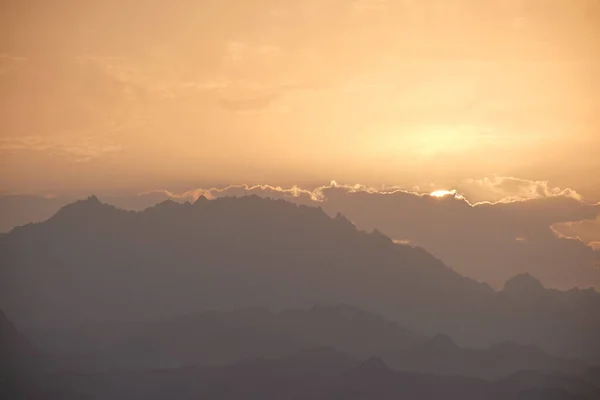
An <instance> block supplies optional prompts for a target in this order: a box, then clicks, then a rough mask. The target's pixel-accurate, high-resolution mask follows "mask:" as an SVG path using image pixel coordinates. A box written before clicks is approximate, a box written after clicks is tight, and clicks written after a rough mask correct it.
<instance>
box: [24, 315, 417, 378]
mask: <svg viewBox="0 0 600 400" xmlns="http://www.w3.org/2000/svg"><path fill="white" fill-rule="evenodd" d="M28 336H29V337H30V338H31V340H32V341H33V342H34V343H35V345H36V346H38V347H39V348H40V349H43V350H44V351H46V352H47V353H49V354H52V355H54V356H55V357H56V358H60V359H62V360H64V361H65V362H67V363H68V365H70V366H71V368H77V370H79V371H83V370H85V371H110V370H113V369H118V370H131V369H144V368H173V367H182V366H186V365H200V366H215V365H225V364H231V363H235V362H239V361H242V360H244V359H250V358H256V357H265V358H277V357H283V356H286V355H291V354H294V353H297V352H298V351H300V350H303V349H304V350H305V349H308V348H311V347H315V346H327V347H331V348H334V349H336V350H337V351H341V352H344V353H347V354H350V355H352V356H355V357H357V358H364V357H368V356H370V355H372V354H377V353H379V352H382V351H386V350H390V349H407V348H410V347H412V346H414V345H416V344H417V343H421V342H423V341H425V340H426V337H424V336H423V335H419V334H416V333H413V332H411V331H409V330H407V329H404V328H402V327H400V326H398V325H397V324H395V323H392V322H389V321H387V320H385V319H383V318H382V317H379V316H377V315H375V314H371V313H369V312H366V311H364V310H360V309H357V308H355V307H351V306H346V305H340V306H316V307H313V308H311V309H307V310H304V309H289V310H283V311H281V312H278V313H274V312H271V311H269V310H268V309H266V308H259V307H253V308H245V309H241V310H234V311H212V312H207V313H202V314H195V315H189V316H183V317H177V318H170V319H165V320H158V321H148V322H142V321H140V322H118V321H112V322H111V321H105V322H96V323H94V322H89V323H86V324H83V325H78V326H76V327H71V328H55V329H37V330H31V331H30V332H28Z"/></svg>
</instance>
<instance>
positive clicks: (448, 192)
mask: <svg viewBox="0 0 600 400" xmlns="http://www.w3.org/2000/svg"><path fill="white" fill-rule="evenodd" d="M455 194H456V190H436V191H435V192H431V193H430V196H433V197H444V196H448V195H452V196H454V195H455Z"/></svg>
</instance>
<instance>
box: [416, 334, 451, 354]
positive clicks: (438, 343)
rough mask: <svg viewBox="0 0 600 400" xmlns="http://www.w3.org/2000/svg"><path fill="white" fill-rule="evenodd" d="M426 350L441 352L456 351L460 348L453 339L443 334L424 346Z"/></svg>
mask: <svg viewBox="0 0 600 400" xmlns="http://www.w3.org/2000/svg"><path fill="white" fill-rule="evenodd" d="M423 347H424V348H428V349H434V350H441V351H454V350H460V347H458V345H457V344H456V343H455V342H454V340H452V338H451V337H450V336H448V335H445V334H443V333H438V334H437V335H435V336H434V337H432V338H431V339H429V340H428V341H427V342H425V343H424V344H423Z"/></svg>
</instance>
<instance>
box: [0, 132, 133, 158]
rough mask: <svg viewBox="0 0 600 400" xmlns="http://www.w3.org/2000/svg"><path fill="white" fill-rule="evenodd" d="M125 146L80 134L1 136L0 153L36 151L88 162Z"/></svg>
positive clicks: (116, 151) (118, 150)
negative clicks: (101, 141)
mask: <svg viewBox="0 0 600 400" xmlns="http://www.w3.org/2000/svg"><path fill="white" fill-rule="evenodd" d="M121 150H123V148H122V147H121V146H119V145H116V144H101V143H98V142H97V139H96V138H93V137H89V136H78V135H63V136H59V137H51V138H45V137H42V136H25V137H17V138H0V153H2V152H20V151H36V152H45V153H47V154H50V155H58V156H62V157H69V158H71V159H73V160H74V161H76V162H87V161H92V160H95V159H97V158H100V157H102V156H104V155H106V154H110V153H118V152H120V151H121Z"/></svg>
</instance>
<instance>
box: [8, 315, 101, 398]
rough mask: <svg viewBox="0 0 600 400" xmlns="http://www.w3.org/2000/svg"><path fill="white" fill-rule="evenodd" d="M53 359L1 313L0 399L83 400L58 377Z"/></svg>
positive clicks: (79, 394)
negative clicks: (39, 349)
mask: <svg viewBox="0 0 600 400" xmlns="http://www.w3.org/2000/svg"><path fill="white" fill-rule="evenodd" d="M55 374H56V369H55V367H54V366H53V363H52V360H51V359H50V358H49V357H47V356H46V355H44V354H43V353H42V352H40V351H38V350H37V349H36V348H35V347H34V346H32V345H31V343H30V342H29V340H28V339H27V338H25V337H24V336H23V335H22V334H21V333H20V332H18V331H17V329H16V328H15V326H14V324H13V323H12V322H11V321H10V320H9V319H8V318H7V316H6V315H5V314H4V311H2V310H0V398H2V399H11V400H19V399H27V400H49V399H64V400H80V399H81V400H84V399H89V397H88V396H86V395H85V394H81V393H78V392H76V391H73V390H71V388H70V387H69V385H68V384H67V383H65V381H64V380H63V379H62V378H59V379H55V378H56V375H55Z"/></svg>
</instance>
